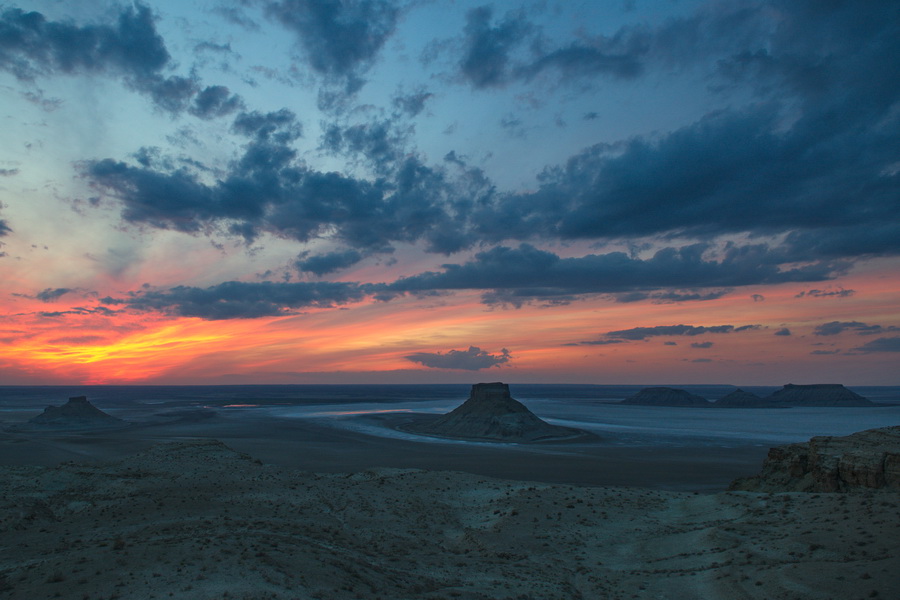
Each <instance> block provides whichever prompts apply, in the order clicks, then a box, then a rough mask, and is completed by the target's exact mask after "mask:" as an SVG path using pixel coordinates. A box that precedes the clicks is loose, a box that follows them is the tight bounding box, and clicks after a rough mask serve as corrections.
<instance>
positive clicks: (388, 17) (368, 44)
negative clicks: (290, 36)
mask: <svg viewBox="0 0 900 600" xmlns="http://www.w3.org/2000/svg"><path fill="white" fill-rule="evenodd" d="M266 11H267V13H268V14H269V15H270V16H272V17H274V18H275V19H276V20H278V21H279V22H280V23H281V24H282V25H284V26H285V27H287V28H288V29H290V30H291V31H293V32H294V33H296V34H297V42H298V44H299V45H300V47H301V48H302V49H303V51H304V54H305V55H306V60H307V62H308V64H309V66H310V67H311V68H312V69H313V70H314V71H316V72H317V73H319V74H321V75H325V76H327V77H329V78H334V79H341V80H345V81H346V82H347V88H348V91H349V92H353V91H355V89H354V88H358V86H359V85H360V81H359V77H360V76H361V75H362V74H363V73H364V72H365V71H366V70H367V69H368V67H369V66H370V65H371V64H372V62H373V61H374V60H375V58H376V56H377V55H378V52H379V51H380V50H381V47H382V46H383V45H384V43H385V42H386V41H387V39H388V38H389V37H390V36H391V34H392V33H393V32H394V28H395V27H396V24H397V18H398V16H399V9H398V8H397V6H396V5H395V3H393V2H386V1H381V0H281V1H280V2H267V3H266Z"/></svg>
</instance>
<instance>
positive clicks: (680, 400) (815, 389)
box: [622, 383, 877, 408]
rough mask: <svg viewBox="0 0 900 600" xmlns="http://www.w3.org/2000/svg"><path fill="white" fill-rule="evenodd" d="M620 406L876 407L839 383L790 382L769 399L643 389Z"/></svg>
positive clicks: (740, 392) (740, 394)
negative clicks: (707, 396) (709, 397)
mask: <svg viewBox="0 0 900 600" xmlns="http://www.w3.org/2000/svg"><path fill="white" fill-rule="evenodd" d="M622 404H630V405H635V406H686V407H698V408H703V407H713V408H792V407H803V406H817V407H845V406H846V407H857V406H877V405H876V404H875V403H874V402H872V401H870V400H868V399H866V398H863V397H862V396H860V395H859V394H857V393H856V392H852V391H850V390H848V389H847V388H845V387H844V386H843V385H841V384H839V383H816V384H812V385H795V384H793V383H789V384H787V385H785V386H784V387H783V388H781V389H780V390H778V391H776V392H775V393H773V394H772V395H770V396H766V397H765V398H760V397H759V396H757V395H755V394H751V393H750V392H746V391H744V390H742V389H740V388H738V389H736V390H734V391H733V392H731V393H730V394H728V395H727V396H724V397H723V398H720V399H719V400H717V401H715V402H709V401H708V400H706V399H705V398H703V397H701V396H698V395H696V394H691V393H690V392H687V391H686V390H681V389H677V388H670V387H650V388H644V389H642V390H641V391H640V392H638V393H637V394H635V395H634V396H630V397H628V398H625V399H624V400H622Z"/></svg>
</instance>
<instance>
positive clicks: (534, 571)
mask: <svg viewBox="0 0 900 600" xmlns="http://www.w3.org/2000/svg"><path fill="white" fill-rule="evenodd" d="M3 480H4V486H3V491H2V492H0V519H2V520H0V524H2V525H0V595H2V597H4V598H16V599H18V598H22V599H26V598H27V599H31V598H77V599H101V598H102V599H107V598H122V599H125V598H129V599H130V598H134V599H137V598H142V599H143V598H148V599H149V598H172V597H174V598H197V599H207V598H208V599H212V598H222V599H224V598H244V599H263V598H278V599H282V598H283V599H290V598H303V599H306V598H323V599H324V598H342V599H343V598H348V599H350V598H384V599H389V598H390V599H395V598H428V599H432V600H437V599H453V598H460V599H476V598H477V599H488V598H491V599H493V598H510V599H526V598H533V599H539V598H540V599H550V598H559V599H566V600H568V599H572V598H679V599H682V598H729V599H736V598H792V599H793V598H896V597H898V596H900V578H898V577H897V573H900V554H898V553H897V542H896V541H897V539H900V515H898V506H900V504H898V494H894V493H871V494H796V493H793V494H791V493H785V494H751V493H746V492H739V493H738V492H733V493H730V492H725V493H718V494H695V493H686V492H667V491H659V490H648V489H639V488H618V487H588V486H569V485H553V484H545V483H534V482H522V481H513V480H501V479H493V478H486V477H482V476H478V475H473V474H465V473H457V472H447V471H424V470H404V469H368V470H363V471H360V472H357V473H353V474H343V473H332V474H314V473H309V472H304V471H299V470H297V469H291V468H284V467H278V466H274V465H266V464H262V463H261V462H260V461H258V460H256V459H254V458H252V457H250V456H248V455H245V454H241V453H237V452H234V451H233V450H231V449H229V448H228V447H227V446H225V445H224V444H221V443H219V442H216V441H213V440H196V441H182V442H170V443H167V444H162V445H157V446H154V447H152V448H151V449H149V450H148V451H145V452H143V453H139V454H136V455H132V456H130V457H127V458H125V459H122V460H119V461H115V462H111V463H94V464H77V463H75V464H64V465H61V466H59V467H55V468H48V467H4V468H3Z"/></svg>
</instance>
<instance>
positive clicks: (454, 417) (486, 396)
mask: <svg viewBox="0 0 900 600" xmlns="http://www.w3.org/2000/svg"><path fill="white" fill-rule="evenodd" d="M404 429H406V430H407V431H411V432H413V433H422V434H425V435H434V436H440V437H450V438H459V439H467V440H479V441H492V442H543V441H552V440H560V439H567V438H575V437H578V436H581V435H588V434H586V433H585V432H583V431H581V430H579V429H570V428H568V427H560V426H557V425H551V424H549V423H547V422H545V421H543V420H542V419H540V418H539V417H538V416H536V415H535V414H534V413H532V412H531V411H530V410H528V408H526V407H525V405H523V404H522V403H521V402H519V401H518V400H515V399H514V398H512V396H510V393H509V386H508V385H507V384H505V383H499V382H498V383H476V384H475V385H473V386H472V392H471V394H470V395H469V398H468V400H466V401H465V402H463V403H462V404H461V405H460V406H458V407H456V408H455V409H454V410H452V411H451V412H449V413H447V414H445V415H442V416H441V417H438V418H437V419H435V420H433V421H430V422H427V423H421V422H420V423H414V424H410V425H407V426H406V427H405V428H404Z"/></svg>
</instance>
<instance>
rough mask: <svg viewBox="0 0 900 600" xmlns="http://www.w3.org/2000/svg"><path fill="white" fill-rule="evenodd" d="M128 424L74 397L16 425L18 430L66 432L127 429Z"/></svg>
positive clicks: (78, 397)
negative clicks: (67, 430)
mask: <svg viewBox="0 0 900 600" xmlns="http://www.w3.org/2000/svg"><path fill="white" fill-rule="evenodd" d="M127 426H128V423H126V422H125V421H123V420H121V419H117V418H116V417H114V416H112V415H108V414H106V413H105V412H103V411H102V410H100V409H99V408H97V407H96V406H94V405H93V404H91V403H90V402H88V399H87V397H85V396H74V397H72V398H69V401H68V402H66V403H65V404H63V405H62V406H48V407H47V408H45V409H44V412H42V413H41V414H39V415H37V416H36V417H34V418H33V419H30V420H29V421H28V422H27V423H22V424H18V425H17V428H19V429H26V430H27V429H31V430H41V429H50V430H66V429H73V430H74V429H108V428H118V427H127Z"/></svg>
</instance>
